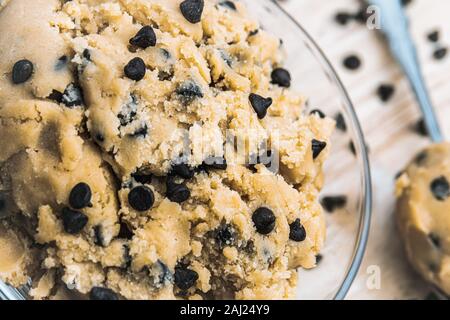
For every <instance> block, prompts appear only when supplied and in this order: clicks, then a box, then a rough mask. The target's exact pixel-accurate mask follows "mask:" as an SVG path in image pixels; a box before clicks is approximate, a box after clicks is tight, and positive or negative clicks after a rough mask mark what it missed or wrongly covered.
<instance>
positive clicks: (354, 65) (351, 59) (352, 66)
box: [343, 55, 361, 70]
mask: <svg viewBox="0 0 450 320" xmlns="http://www.w3.org/2000/svg"><path fill="white" fill-rule="evenodd" d="M343 64H344V67H346V68H347V69H349V70H357V69H359V67H360V66H361V59H360V58H359V57H358V56H356V55H350V56H348V57H346V58H345V59H344V62H343Z"/></svg>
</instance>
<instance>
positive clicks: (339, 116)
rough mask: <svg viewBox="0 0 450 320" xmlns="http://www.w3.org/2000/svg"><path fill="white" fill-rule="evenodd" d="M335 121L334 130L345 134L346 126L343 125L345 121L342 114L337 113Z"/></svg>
mask: <svg viewBox="0 0 450 320" xmlns="http://www.w3.org/2000/svg"><path fill="white" fill-rule="evenodd" d="M335 120H336V128H337V129H338V130H341V131H343V132H347V124H346V123H345V119H344V116H343V114H342V113H340V112H339V113H338V114H337V115H336V117H335Z"/></svg>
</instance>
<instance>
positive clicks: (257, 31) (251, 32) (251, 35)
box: [248, 29, 259, 37]
mask: <svg viewBox="0 0 450 320" xmlns="http://www.w3.org/2000/svg"><path fill="white" fill-rule="evenodd" d="M258 33H259V29H255V30H253V31H250V32H249V33H248V36H249V37H253V36H256V35H257V34H258Z"/></svg>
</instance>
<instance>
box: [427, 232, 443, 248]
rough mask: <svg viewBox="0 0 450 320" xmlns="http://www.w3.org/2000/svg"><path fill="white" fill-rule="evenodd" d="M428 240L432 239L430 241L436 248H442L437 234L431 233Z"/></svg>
mask: <svg viewBox="0 0 450 320" xmlns="http://www.w3.org/2000/svg"><path fill="white" fill-rule="evenodd" d="M428 238H429V239H430V241H431V242H432V243H433V245H434V246H435V247H436V248H440V247H441V238H440V237H439V236H438V235H437V234H435V233H430V234H429V235H428Z"/></svg>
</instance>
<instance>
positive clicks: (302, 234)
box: [289, 219, 306, 242]
mask: <svg viewBox="0 0 450 320" xmlns="http://www.w3.org/2000/svg"><path fill="white" fill-rule="evenodd" d="M289 228H290V231H289V239H291V240H292V241H295V242H302V241H304V240H305V239H306V230H305V227H304V226H303V225H302V224H301V223H300V219H296V220H295V221H294V222H292V223H291V224H290V225H289Z"/></svg>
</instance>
